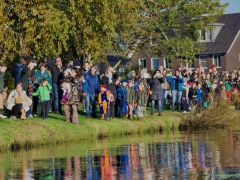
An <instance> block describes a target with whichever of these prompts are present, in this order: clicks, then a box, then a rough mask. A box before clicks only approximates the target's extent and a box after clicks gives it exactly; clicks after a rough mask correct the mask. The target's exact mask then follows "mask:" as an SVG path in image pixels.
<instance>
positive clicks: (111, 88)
mask: <svg viewBox="0 0 240 180" xmlns="http://www.w3.org/2000/svg"><path fill="white" fill-rule="evenodd" d="M118 77H119V74H118V73H117V72H115V73H114V74H113V75H112V83H111V84H109V78H108V77H107V76H105V75H104V76H103V77H102V81H101V84H102V85H105V86H106V87H107V90H109V91H111V93H112V94H113V96H114V97H116V96H117V89H116V85H115V84H116V80H117V78H118Z"/></svg>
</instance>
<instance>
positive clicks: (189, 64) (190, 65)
mask: <svg viewBox="0 0 240 180" xmlns="http://www.w3.org/2000/svg"><path fill="white" fill-rule="evenodd" d="M186 67H187V68H190V69H194V60H190V59H186Z"/></svg>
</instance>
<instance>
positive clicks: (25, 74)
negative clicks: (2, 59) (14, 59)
mask: <svg viewBox="0 0 240 180" xmlns="http://www.w3.org/2000/svg"><path fill="white" fill-rule="evenodd" d="M30 75H31V76H32V83H33V82H34V78H35V71H34V70H32V71H31V73H30ZM19 82H20V83H22V84H23V90H24V91H26V92H27V90H28V82H29V74H28V66H27V65H24V66H23V69H22V72H21V75H20V78H19Z"/></svg>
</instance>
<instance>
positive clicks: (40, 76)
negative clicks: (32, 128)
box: [33, 63, 53, 117]
mask: <svg viewBox="0 0 240 180" xmlns="http://www.w3.org/2000/svg"><path fill="white" fill-rule="evenodd" d="M39 68H40V70H37V71H36V72H35V77H36V81H35V84H34V88H36V90H37V89H38V87H39V85H40V83H41V81H42V79H46V80H47V82H48V83H49V84H50V86H51V87H52V77H51V75H50V74H49V73H48V72H47V71H46V68H47V65H46V64H45V63H41V64H40V65H39ZM38 101H39V97H36V96H33V117H35V116H36V112H37V107H38ZM52 102H53V93H52V90H51V91H50V103H49V110H51V109H52Z"/></svg>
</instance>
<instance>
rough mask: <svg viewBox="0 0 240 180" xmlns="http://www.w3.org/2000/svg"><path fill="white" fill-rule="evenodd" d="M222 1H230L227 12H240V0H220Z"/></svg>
mask: <svg viewBox="0 0 240 180" xmlns="http://www.w3.org/2000/svg"><path fill="white" fill-rule="evenodd" d="M220 1H221V3H229V5H228V6H227V7H226V9H225V14H232V13H240V0H220Z"/></svg>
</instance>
